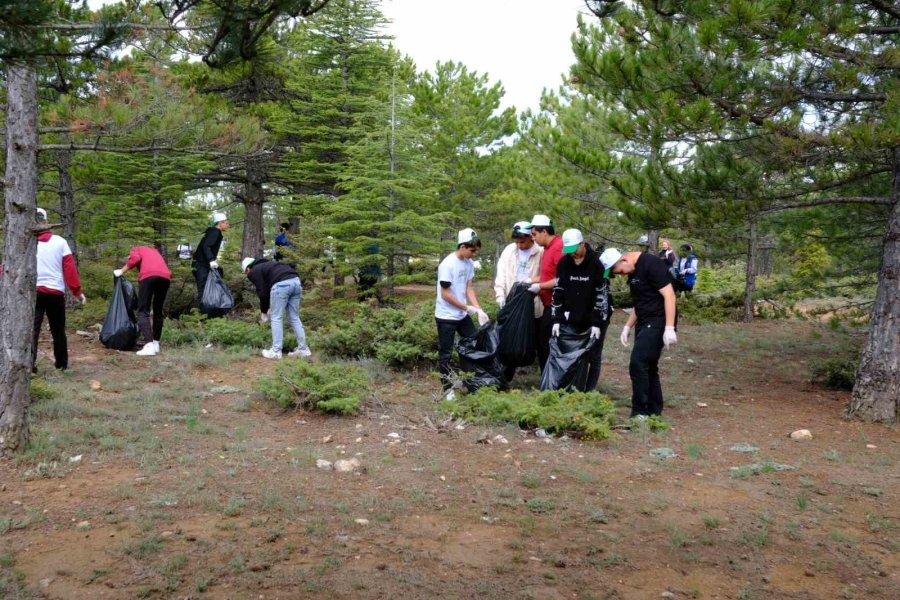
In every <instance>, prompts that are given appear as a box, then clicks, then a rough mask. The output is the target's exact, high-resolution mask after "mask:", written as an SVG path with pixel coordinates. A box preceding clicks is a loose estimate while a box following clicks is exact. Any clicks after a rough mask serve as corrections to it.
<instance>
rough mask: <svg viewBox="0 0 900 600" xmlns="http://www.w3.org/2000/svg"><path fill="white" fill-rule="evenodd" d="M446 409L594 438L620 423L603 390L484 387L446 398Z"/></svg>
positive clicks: (471, 417) (602, 436) (486, 420)
mask: <svg viewBox="0 0 900 600" xmlns="http://www.w3.org/2000/svg"><path fill="white" fill-rule="evenodd" d="M444 408H445V409H446V410H448V411H449V412H450V413H451V414H452V415H453V416H454V417H463V418H465V419H468V420H470V421H473V422H476V423H496V422H506V423H515V424H516V425H518V426H520V427H525V428H542V429H545V430H546V431H548V432H552V433H559V434H562V433H567V434H569V435H573V436H577V437H581V438H584V439H590V440H603V439H606V438H608V437H609V436H610V427H611V426H612V425H614V424H615V422H616V409H615V406H614V405H613V403H612V401H611V400H610V399H609V398H608V397H607V396H605V395H603V394H601V393H599V392H571V393H566V392H564V391H562V390H554V391H546V392H537V393H526V392H523V391H521V390H512V391H510V392H498V391H497V390H495V389H494V388H481V389H479V390H478V391H477V392H475V393H474V394H467V395H465V396H462V397H460V398H459V399H458V400H455V401H445V402H444Z"/></svg>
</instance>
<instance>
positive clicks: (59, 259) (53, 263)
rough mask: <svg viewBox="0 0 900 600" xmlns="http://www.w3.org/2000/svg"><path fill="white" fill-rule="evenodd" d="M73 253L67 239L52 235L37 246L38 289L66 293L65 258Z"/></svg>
mask: <svg viewBox="0 0 900 600" xmlns="http://www.w3.org/2000/svg"><path fill="white" fill-rule="evenodd" d="M70 254H72V251H71V250H70V249H69V243H68V242H67V241H66V239H65V238H63V237H60V236H58V235H51V236H50V239H49V240H47V241H46V242H38V245H37V284H36V285H37V287H44V288H50V289H51V290H59V291H60V292H65V291H66V280H65V279H64V278H63V257H65V256H69V255H70Z"/></svg>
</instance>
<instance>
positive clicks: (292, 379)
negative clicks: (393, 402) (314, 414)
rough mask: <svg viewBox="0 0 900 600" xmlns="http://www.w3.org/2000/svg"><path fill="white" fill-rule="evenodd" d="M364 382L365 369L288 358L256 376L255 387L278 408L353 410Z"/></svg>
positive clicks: (363, 392)
mask: <svg viewBox="0 0 900 600" xmlns="http://www.w3.org/2000/svg"><path fill="white" fill-rule="evenodd" d="M367 383H368V382H367V378H366V372H365V370H363V369H362V368H360V367H357V366H352V365H347V364H333V363H329V364H313V363H310V362H308V361H300V360H287V361H284V362H282V363H280V364H279V365H278V367H276V369H275V373H274V374H273V375H270V376H266V377H261V378H259V379H258V380H257V381H256V387H257V389H258V390H259V391H261V392H262V393H263V396H264V397H265V399H266V400H267V401H269V402H271V403H272V404H275V405H276V406H279V407H281V408H290V407H292V406H297V407H304V408H308V409H319V410H321V411H323V412H331V413H340V414H356V413H358V412H359V409H360V405H361V403H362V397H363V396H364V395H365V393H366V388H367Z"/></svg>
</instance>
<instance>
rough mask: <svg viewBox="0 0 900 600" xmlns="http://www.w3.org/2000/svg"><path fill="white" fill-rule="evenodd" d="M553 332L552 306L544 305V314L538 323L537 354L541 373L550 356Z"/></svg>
mask: <svg viewBox="0 0 900 600" xmlns="http://www.w3.org/2000/svg"><path fill="white" fill-rule="evenodd" d="M552 334H553V320H552V319H551V317H550V307H549V306H545V307H544V314H543V315H542V316H541V318H540V321H538V323H537V355H538V363H539V364H540V365H541V373H543V372H544V365H546V364H547V358H549V356H550V337H551V335H552Z"/></svg>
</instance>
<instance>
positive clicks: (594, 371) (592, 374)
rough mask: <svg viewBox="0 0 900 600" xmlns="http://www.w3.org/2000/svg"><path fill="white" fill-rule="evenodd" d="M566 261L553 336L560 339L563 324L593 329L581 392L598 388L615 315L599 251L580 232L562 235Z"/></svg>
mask: <svg viewBox="0 0 900 600" xmlns="http://www.w3.org/2000/svg"><path fill="white" fill-rule="evenodd" d="M562 243H563V258H562V260H560V261H559V266H558V267H557V271H556V279H557V281H556V286H555V287H554V288H553V302H552V304H551V305H550V315H551V319H552V321H553V327H552V328H551V334H552V335H553V337H558V336H559V330H560V325H562V324H563V323H565V324H567V325H569V326H571V327H572V328H573V329H574V330H575V331H587V329H588V328H590V330H591V334H590V337H591V338H593V339H594V340H595V341H594V345H593V347H592V348H591V350H590V355H589V356H590V358H589V360H590V369H589V370H588V377H587V383H586V385H585V389H583V390H581V391H582V392H589V391H591V390H593V389H594V388H595V387H597V382H598V381H599V380H600V360H601V357H602V355H603V341H604V339H605V338H606V329H607V327H609V319H610V317H611V316H612V307H611V305H610V302H609V279H607V277H606V274H605V272H604V269H603V266H602V265H601V264H600V259H599V257H598V255H597V252H596V251H595V250H594V249H593V248H591V247H590V245H589V244H588V243H587V242H585V241H584V236H583V235H582V233H581V232H580V231H579V230H577V229H567V230H566V231H564V232H563V234H562Z"/></svg>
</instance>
